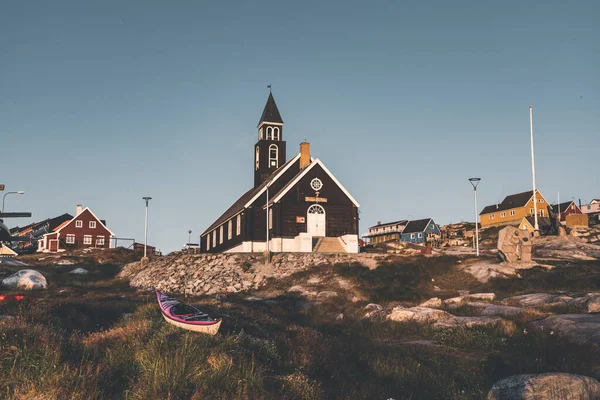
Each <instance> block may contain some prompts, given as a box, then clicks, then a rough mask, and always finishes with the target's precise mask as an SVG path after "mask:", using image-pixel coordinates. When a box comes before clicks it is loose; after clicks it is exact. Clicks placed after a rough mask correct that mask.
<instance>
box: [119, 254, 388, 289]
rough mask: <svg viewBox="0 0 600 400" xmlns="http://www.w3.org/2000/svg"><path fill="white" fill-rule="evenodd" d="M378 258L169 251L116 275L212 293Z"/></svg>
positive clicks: (146, 284)
mask: <svg viewBox="0 0 600 400" xmlns="http://www.w3.org/2000/svg"><path fill="white" fill-rule="evenodd" d="M380 259H381V256H380V255H368V254H317V253H301V254H298V253H279V254H274V255H273V256H272V258H271V262H269V263H265V259H264V258H263V256H262V255H258V254H246V253H244V254H242V253H237V254H182V253H172V254H170V255H168V256H166V257H160V258H155V259H151V261H150V262H146V263H145V264H142V263H141V262H134V263H130V264H127V265H125V267H124V268H123V270H122V271H121V273H120V274H119V277H121V278H124V279H129V280H130V284H131V286H134V287H140V288H148V289H150V288H152V289H159V290H162V291H165V292H168V293H184V294H190V295H202V294H209V295H213V294H217V293H235V292H241V291H246V290H250V289H256V288H259V287H261V286H262V285H264V284H266V281H267V279H268V278H275V279H281V278H285V277H287V276H289V275H292V274H294V273H296V272H300V271H304V270H306V269H308V268H312V267H319V266H327V265H335V264H352V263H360V264H362V265H364V264H365V263H366V264H377V263H378V262H379V261H380ZM382 260H385V258H383V259H382ZM369 267H371V265H369Z"/></svg>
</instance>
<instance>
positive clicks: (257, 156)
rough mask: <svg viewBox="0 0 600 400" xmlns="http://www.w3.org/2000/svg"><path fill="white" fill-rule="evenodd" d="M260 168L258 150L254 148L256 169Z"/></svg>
mask: <svg viewBox="0 0 600 400" xmlns="http://www.w3.org/2000/svg"><path fill="white" fill-rule="evenodd" d="M258 168H260V148H259V147H258V146H256V169H258Z"/></svg>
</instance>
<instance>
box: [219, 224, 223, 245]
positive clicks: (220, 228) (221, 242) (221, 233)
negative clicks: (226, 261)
mask: <svg viewBox="0 0 600 400" xmlns="http://www.w3.org/2000/svg"><path fill="white" fill-rule="evenodd" d="M219 244H223V225H221V226H220V227H219Z"/></svg>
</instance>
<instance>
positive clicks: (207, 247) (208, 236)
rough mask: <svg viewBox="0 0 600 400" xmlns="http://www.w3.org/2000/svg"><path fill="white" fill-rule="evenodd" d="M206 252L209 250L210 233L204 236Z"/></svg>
mask: <svg viewBox="0 0 600 400" xmlns="http://www.w3.org/2000/svg"><path fill="white" fill-rule="evenodd" d="M206 250H207V251H208V250H210V233H209V234H208V235H206Z"/></svg>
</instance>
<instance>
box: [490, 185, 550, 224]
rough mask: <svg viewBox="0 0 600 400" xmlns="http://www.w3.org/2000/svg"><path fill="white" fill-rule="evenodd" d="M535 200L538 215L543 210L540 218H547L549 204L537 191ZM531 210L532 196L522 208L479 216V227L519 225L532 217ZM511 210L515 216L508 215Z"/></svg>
mask: <svg viewBox="0 0 600 400" xmlns="http://www.w3.org/2000/svg"><path fill="white" fill-rule="evenodd" d="M535 198H536V200H537V201H538V203H537V208H538V213H540V211H541V210H543V211H544V213H543V215H540V216H542V217H547V216H548V215H549V214H548V207H549V204H548V203H546V200H545V199H544V197H542V196H541V194H540V192H539V191H536V195H535ZM539 200H542V202H539ZM531 208H533V196H532V198H531V199H529V201H528V202H527V204H526V205H525V206H523V207H515V208H511V209H509V210H503V211H494V212H491V213H488V214H482V215H480V217H479V219H480V222H481V227H482V228H485V227H488V226H496V225H519V224H520V223H521V220H522V219H523V218H524V217H527V216H529V215H533V214H532V213H530V209H531ZM511 210H514V211H515V215H510V212H511ZM501 213H506V215H505V216H504V217H502V216H501V215H502V214H501ZM490 216H493V218H492V219H490Z"/></svg>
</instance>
